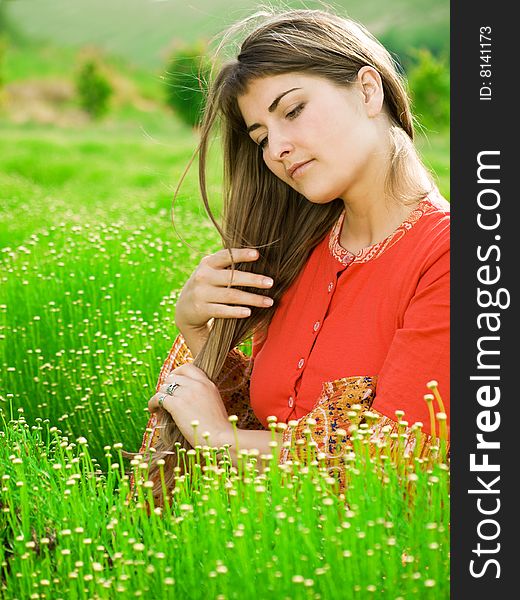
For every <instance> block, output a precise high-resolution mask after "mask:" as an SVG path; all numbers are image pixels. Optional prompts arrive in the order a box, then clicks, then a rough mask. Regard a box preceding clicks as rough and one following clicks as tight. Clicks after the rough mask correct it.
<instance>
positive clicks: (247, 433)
mask: <svg viewBox="0 0 520 600" xmlns="http://www.w3.org/2000/svg"><path fill="white" fill-rule="evenodd" d="M282 440H283V434H282V433H279V432H271V431H266V430H262V429H237V431H236V434H235V433H234V431H233V429H232V428H229V429H226V430H225V431H224V432H222V434H221V435H220V441H219V446H224V445H229V454H230V456H231V460H232V462H233V464H234V465H236V464H237V463H238V457H239V455H240V451H241V450H253V449H256V450H258V452H259V454H260V455H262V454H273V452H274V448H272V447H271V445H270V444H271V442H273V441H276V442H277V444H278V449H280V448H281V445H282Z"/></svg>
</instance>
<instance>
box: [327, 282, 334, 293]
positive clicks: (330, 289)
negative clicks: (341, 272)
mask: <svg viewBox="0 0 520 600" xmlns="http://www.w3.org/2000/svg"><path fill="white" fill-rule="evenodd" d="M333 287H334V284H333V283H332V281H331V282H330V283H329V287H328V290H329V294H330V293H331V292H332V288H333Z"/></svg>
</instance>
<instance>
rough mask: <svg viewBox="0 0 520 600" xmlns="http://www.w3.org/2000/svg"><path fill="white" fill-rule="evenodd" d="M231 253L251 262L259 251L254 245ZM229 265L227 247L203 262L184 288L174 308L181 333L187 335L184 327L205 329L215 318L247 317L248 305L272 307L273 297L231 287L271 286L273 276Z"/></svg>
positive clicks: (207, 257)
mask: <svg viewBox="0 0 520 600" xmlns="http://www.w3.org/2000/svg"><path fill="white" fill-rule="evenodd" d="M231 252H232V254H233V260H234V262H235V264H236V263H240V262H252V261H254V260H257V258H258V256H259V255H258V251H257V250H253V249H251V248H240V249H239V248H233V249H232V250H231ZM230 267H231V256H230V253H229V252H228V250H220V251H219V252H216V253H215V254H210V255H209V256H205V257H204V258H203V259H202V260H201V261H200V264H199V266H198V267H197V268H196V269H195V271H194V272H193V274H192V275H191V277H190V278H189V279H188V281H187V282H186V284H185V285H184V287H183V288H182V291H181V293H180V295H179V299H178V301H177V305H176V308H175V322H176V324H177V327H178V328H179V330H180V331H181V333H183V334H184V333H185V330H188V331H190V330H192V331H196V330H198V331H201V330H206V329H207V324H208V321H209V320H210V319H212V318H223V319H242V318H245V317H248V316H249V315H250V314H251V310H250V309H249V308H248V306H257V307H264V308H267V307H269V306H272V304H273V300H272V299H271V298H268V297H266V296H262V295H260V294H253V293H250V292H244V291H242V290H237V289H234V288H233V287H232V286H244V287H256V288H263V289H269V288H270V287H271V286H272V285H273V280H272V279H270V278H267V277H264V276H263V275H258V274H256V273H246V272H244V271H237V270H231V269H230ZM206 333H207V331H206Z"/></svg>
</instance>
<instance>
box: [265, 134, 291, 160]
mask: <svg viewBox="0 0 520 600" xmlns="http://www.w3.org/2000/svg"><path fill="white" fill-rule="evenodd" d="M267 147H268V151H269V158H270V159H271V160H273V161H283V160H284V158H286V157H287V156H288V155H290V154H291V152H292V151H293V148H294V147H293V145H292V143H291V141H290V140H289V139H287V137H285V136H282V135H280V134H276V133H272V132H269V143H268V144H267Z"/></svg>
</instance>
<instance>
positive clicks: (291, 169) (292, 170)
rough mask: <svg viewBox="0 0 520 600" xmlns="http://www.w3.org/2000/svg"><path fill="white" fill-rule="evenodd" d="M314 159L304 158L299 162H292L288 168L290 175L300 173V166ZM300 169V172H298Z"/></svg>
mask: <svg viewBox="0 0 520 600" xmlns="http://www.w3.org/2000/svg"><path fill="white" fill-rule="evenodd" d="M313 160H314V159H313V158H311V159H310V160H302V161H301V162H297V163H294V164H292V165H291V166H290V167H289V168H288V169H287V173H288V175H289V177H291V178H292V177H294V176H295V175H298V173H300V171H299V169H300V167H303V166H304V165H307V164H309V163H311V162H312V161H313ZM297 171H298V173H297Z"/></svg>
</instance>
